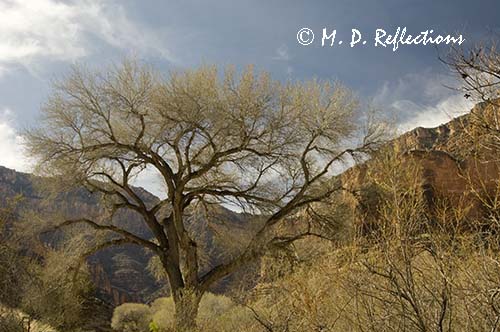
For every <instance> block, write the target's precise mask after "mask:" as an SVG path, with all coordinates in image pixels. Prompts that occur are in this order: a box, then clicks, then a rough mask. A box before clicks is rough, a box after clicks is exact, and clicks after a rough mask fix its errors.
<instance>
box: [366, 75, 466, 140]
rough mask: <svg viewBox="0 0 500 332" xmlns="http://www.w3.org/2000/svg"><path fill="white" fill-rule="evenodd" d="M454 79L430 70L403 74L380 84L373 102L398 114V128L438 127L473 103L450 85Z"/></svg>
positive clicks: (452, 84) (396, 115)
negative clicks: (394, 79) (397, 78)
mask: <svg viewBox="0 0 500 332" xmlns="http://www.w3.org/2000/svg"><path fill="white" fill-rule="evenodd" d="M455 85H456V82H455V79H454V78H453V77H451V76H446V75H443V74H435V73H433V72H430V71H422V72H420V73H412V74H407V75H404V76H403V77H402V78H401V79H400V80H398V81H397V82H391V83H389V82H386V83H385V84H384V85H383V86H381V87H380V88H379V89H378V91H377V93H376V94H375V97H374V98H373V102H374V104H375V105H376V106H378V107H379V108H382V109H384V110H385V111H386V112H388V113H390V114H391V115H393V116H394V117H395V120H396V121H397V122H398V124H399V130H400V131H402V132H404V131H408V130H411V129H413V128H415V127H436V126H439V125H440V124H443V123H446V122H448V121H450V120H451V119H452V118H454V117H457V116H459V115H462V114H465V113H467V112H469V111H470V109H471V108H472V106H473V103H472V102H471V101H468V100H466V99H465V98H464V97H463V96H462V94H460V93H458V92H457V91H454V90H452V89H450V88H449V86H455Z"/></svg>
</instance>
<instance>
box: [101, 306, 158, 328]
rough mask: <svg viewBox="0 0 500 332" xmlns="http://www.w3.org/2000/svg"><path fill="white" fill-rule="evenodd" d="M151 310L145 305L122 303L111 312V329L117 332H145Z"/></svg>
mask: <svg viewBox="0 0 500 332" xmlns="http://www.w3.org/2000/svg"><path fill="white" fill-rule="evenodd" d="M150 322H151V309H150V307H149V306H147V305H146V304H141V303H124V304H122V305H121V306H119V307H117V308H116V309H115V311H114V312H113V319H112V320H111V327H112V328H113V329H114V330H116V331H118V332H147V331H149V323H150Z"/></svg>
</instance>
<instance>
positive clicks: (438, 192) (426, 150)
mask: <svg viewBox="0 0 500 332" xmlns="http://www.w3.org/2000/svg"><path fill="white" fill-rule="evenodd" d="M485 107H486V106H485V105H482V104H479V105H477V106H475V107H474V109H473V110H472V113H470V114H466V115H463V116H461V117H458V118H455V119H453V120H451V121H450V122H448V123H446V124H443V125H441V126H438V127H436V128H422V127H418V128H415V129H413V130H411V131H409V132H407V133H405V134H403V135H401V136H399V137H398V138H396V139H395V140H393V141H392V142H391V143H390V146H391V148H393V149H394V150H395V151H396V152H397V153H398V154H399V156H400V157H401V158H403V159H408V160H413V161H417V163H418V164H419V165H420V166H421V170H422V176H423V181H422V183H423V187H424V192H425V196H426V198H427V202H428V205H429V209H430V210H432V209H433V207H434V204H435V203H436V201H437V200H438V199H445V200H447V201H448V202H450V203H451V204H453V205H454V206H458V207H463V208H467V209H468V215H467V217H469V218H476V217H479V216H482V214H483V210H484V209H483V208H484V204H483V202H481V200H480V199H479V197H478V194H480V195H481V196H482V197H493V196H495V195H498V194H500V192H498V190H499V188H498V181H499V180H500V159H499V158H497V157H495V156H493V155H492V154H491V152H490V151H488V152H485V151H482V150H481V144H477V143H478V140H480V139H481V137H480V136H479V137H476V138H475V139H474V140H473V139H471V136H470V132H471V131H472V130H473V128H472V127H471V126H472V120H473V119H472V116H473V115H472V114H474V116H477V115H478V114H481V112H484V110H485ZM497 111H498V110H497ZM370 167H372V163H371V161H368V162H367V163H365V164H363V165H359V166H356V167H353V168H351V169H349V170H347V171H346V172H345V173H343V174H342V175H341V179H342V182H343V184H344V186H345V187H347V188H350V189H351V190H352V191H359V190H360V188H362V187H363V186H364V185H365V184H366V182H367V181H366V176H367V170H369V168H370ZM346 200H348V201H350V202H351V203H352V204H353V205H357V202H356V200H355V199H353V198H352V197H347V196H346ZM371 209H372V210H373V211H371V213H375V210H376V207H374V206H372V207H371Z"/></svg>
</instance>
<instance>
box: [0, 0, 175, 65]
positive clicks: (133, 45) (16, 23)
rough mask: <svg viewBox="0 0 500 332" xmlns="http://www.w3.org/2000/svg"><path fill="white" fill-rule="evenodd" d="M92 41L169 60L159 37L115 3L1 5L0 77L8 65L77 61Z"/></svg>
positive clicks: (6, 0) (18, 1)
mask: <svg viewBox="0 0 500 332" xmlns="http://www.w3.org/2000/svg"><path fill="white" fill-rule="evenodd" d="M95 39H98V40H101V41H102V42H104V43H106V44H108V45H110V46H112V47H115V48H119V49H122V50H132V51H133V52H137V53H142V52H149V53H155V54H158V55H160V56H162V57H164V58H166V59H167V60H172V55H171V54H170V52H169V51H168V49H167V48H165V47H164V46H163V43H162V42H161V40H160V38H159V37H158V36H157V35H156V34H155V33H154V32H153V31H151V30H150V29H147V28H146V27H144V26H140V25H139V24H137V23H136V22H133V21H132V20H131V19H130V18H129V17H128V16H127V13H126V11H125V9H124V8H123V6H122V5H120V4H119V3H118V2H115V1H107V2H105V1H100V0H83V1H73V2H60V1H56V0H31V1H30V0H0V74H1V73H2V72H3V73H5V71H7V70H9V68H10V66H12V65H19V64H20V65H23V66H26V67H30V66H31V65H33V64H34V63H36V62H38V61H43V60H59V61H60V60H62V61H74V60H77V59H79V58H81V57H84V56H86V55H89V54H91V53H92V52H93V51H94V49H93V47H92V41H93V40H94V41H95Z"/></svg>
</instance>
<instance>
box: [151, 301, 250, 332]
mask: <svg viewBox="0 0 500 332" xmlns="http://www.w3.org/2000/svg"><path fill="white" fill-rule="evenodd" d="M151 312H152V320H153V322H154V323H156V324H157V326H158V328H159V331H160V332H171V331H173V326H174V313H175V306H174V301H173V299H172V298H171V297H163V298H159V299H157V300H156V301H154V302H153V303H152V304H151ZM197 324H198V326H199V328H200V330H201V331H220V332H224V331H250V328H249V327H250V326H251V325H252V324H254V320H253V317H252V313H251V312H250V310H248V309H247V308H245V307H243V306H240V305H238V304H235V303H234V302H233V301H232V300H231V299H230V298H228V297H226V296H223V295H215V294H212V293H206V294H205V295H204V296H203V298H202V299H201V301H200V307H199V310H198V317H197Z"/></svg>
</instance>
